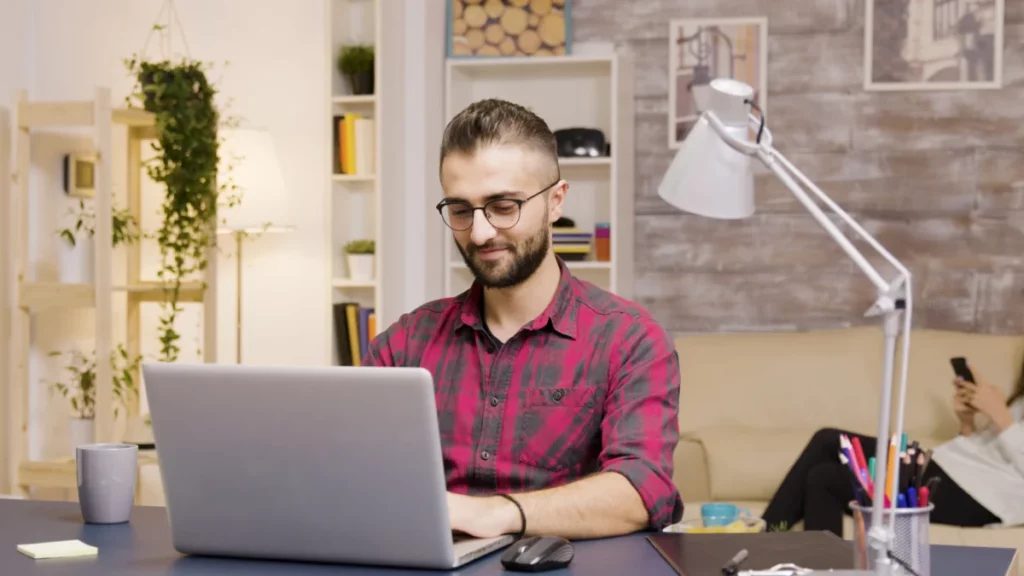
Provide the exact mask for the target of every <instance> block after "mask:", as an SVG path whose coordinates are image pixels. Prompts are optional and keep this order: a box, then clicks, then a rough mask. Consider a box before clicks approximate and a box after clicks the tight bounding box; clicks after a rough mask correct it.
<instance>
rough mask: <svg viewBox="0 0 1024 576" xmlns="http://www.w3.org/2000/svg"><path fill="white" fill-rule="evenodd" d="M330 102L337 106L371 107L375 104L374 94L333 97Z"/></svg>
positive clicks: (375, 96)
mask: <svg viewBox="0 0 1024 576" xmlns="http://www.w3.org/2000/svg"><path fill="white" fill-rule="evenodd" d="M331 102H333V103H334V104H338V105H350V106H355V105H373V104H376V103H377V95H376V94H357V95H346V96H335V97H334V98H332V99H331Z"/></svg>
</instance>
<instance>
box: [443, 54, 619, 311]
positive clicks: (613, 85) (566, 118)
mask: <svg viewBox="0 0 1024 576" xmlns="http://www.w3.org/2000/svg"><path fill="white" fill-rule="evenodd" d="M484 98H502V99H505V100H509V101H512V102H515V103H517V104H521V105H523V106H526V107H528V108H530V109H532V110H533V111H534V112H536V113H537V114H538V115H539V116H540V117H541V118H543V119H544V120H545V121H546V122H547V124H548V126H549V127H550V128H551V130H552V131H555V130H559V129H562V128H597V129H599V130H601V131H602V132H603V133H604V135H605V139H606V140H607V141H608V142H609V143H610V144H611V155H610V156H608V157H597V158H560V159H559V168H560V170H561V176H562V178H563V179H564V180H566V181H567V182H568V183H569V193H568V194H567V196H566V201H565V208H564V210H563V216H565V217H567V218H571V219H572V220H574V221H575V223H576V227H577V228H580V229H582V230H583V231H586V232H591V233H594V232H595V225H596V224H597V223H598V222H607V223H609V226H610V229H611V234H610V235H611V258H610V260H608V261H596V260H595V258H596V249H595V248H593V247H592V248H591V252H590V255H589V256H588V259H587V260H583V261H571V260H567V261H566V263H567V264H568V265H569V268H570V269H571V270H572V271H573V274H574V275H576V276H577V277H579V278H581V279H583V280H588V281H590V282H593V283H595V284H597V285H598V286H601V287H603V288H605V289H607V290H609V291H611V292H614V293H616V294H619V295H621V296H623V297H625V298H631V297H632V293H633V162H634V160H633V149H634V147H633V125H634V123H633V122H634V111H633V65H632V60H631V58H630V57H628V56H626V55H623V54H619V53H615V52H612V51H608V53H607V54H593V55H579V56H529V57H506V58H479V59H469V58H466V59H460V58H450V59H448V60H447V62H446V70H445V123H447V122H448V121H450V120H451V118H452V117H454V116H455V115H456V114H457V113H458V112H459V111H461V110H462V109H463V108H465V107H466V106H468V105H469V104H471V103H473V102H475V101H477V100H481V99H484ZM442 252H443V258H444V262H445V265H444V291H445V294H446V295H448V296H454V295H456V294H459V293H460V292H462V291H464V290H466V289H467V288H469V286H470V285H471V284H472V282H473V275H472V273H471V272H470V270H469V269H468V268H467V267H466V265H465V263H464V262H463V260H462V256H461V254H460V253H459V250H458V247H456V246H455V243H454V240H453V239H452V234H451V230H450V229H448V228H445V229H444V246H443V250H442Z"/></svg>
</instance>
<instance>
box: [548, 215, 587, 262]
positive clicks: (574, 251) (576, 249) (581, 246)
mask: <svg viewBox="0 0 1024 576" xmlns="http://www.w3.org/2000/svg"><path fill="white" fill-rule="evenodd" d="M556 224H558V223H557V222H556ZM593 236H594V235H593V234H592V233H591V232H584V231H583V230H582V229H580V228H577V227H575V226H573V225H562V226H558V225H556V226H553V227H552V230H551V243H552V248H553V249H554V251H555V254H557V255H558V256H559V257H560V258H561V259H562V260H566V261H569V260H577V261H578V260H586V259H587V257H588V256H590V248H591V245H592V242H591V239H592V238H593Z"/></svg>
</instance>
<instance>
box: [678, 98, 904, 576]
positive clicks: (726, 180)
mask: <svg viewBox="0 0 1024 576" xmlns="http://www.w3.org/2000/svg"><path fill="white" fill-rule="evenodd" d="M753 96H754V90H753V88H751V87H750V86H749V85H747V84H744V83H742V82H738V81H736V80H732V79H727V78H718V79H715V80H713V81H712V82H711V93H710V95H709V98H708V106H707V109H706V111H705V112H704V113H703V114H702V115H701V116H700V118H698V120H697V121H696V122H695V124H694V126H693V129H692V130H691V131H690V133H689V134H688V135H687V137H686V139H685V140H684V141H683V142H682V145H681V147H680V149H679V152H678V153H677V154H676V156H675V159H674V160H673V161H672V164H671V166H670V167H669V169H668V172H667V173H666V174H665V178H664V180H662V182H661V185H660V186H659V188H658V195H659V196H661V198H662V199H664V200H665V201H666V202H668V203H669V204H671V205H673V206H675V207H677V208H679V209H681V210H685V211H687V212H692V213H694V214H698V215H701V216H707V217H710V218H720V219H736V218H746V217H749V216H751V215H753V213H754V173H753V169H752V168H753V167H752V166H751V158H752V157H753V158H757V159H758V160H760V161H761V162H762V163H763V164H764V165H765V166H766V167H768V169H769V170H771V172H772V173H773V174H774V175H775V176H776V177H778V178H779V180H781V181H782V183H783V184H784V185H785V186H786V188H788V189H789V191H790V192H791V193H792V194H793V196H795V197H796V199H797V200H799V201H800V203H801V204H803V206H804V208H806V209H807V211H808V212H810V213H811V216H813V217H814V219H815V220H817V221H818V224H820V225H821V227H822V228H824V229H825V231H826V232H827V233H828V234H829V236H831V237H832V239H833V240H834V241H835V242H836V243H837V244H838V245H839V247H840V248H842V249H843V251H844V252H846V255H847V256H849V257H850V259H852V260H853V261H854V263H856V264H857V267H858V268H860V270H861V271H862V272H863V273H864V275H865V276H867V277H868V279H869V280H871V282H872V283H873V284H874V285H875V288H876V289H877V291H878V299H877V300H875V302H874V304H873V305H872V306H871V307H870V308H869V309H868V311H867V312H866V316H882V318H883V331H884V334H885V349H884V361H883V372H882V398H881V409H880V412H879V415H878V442H877V449H876V453H875V464H876V466H875V478H874V483H875V484H874V495H873V496H872V508H873V510H872V514H871V528H870V530H869V532H868V535H867V537H868V541H869V543H870V545H871V547H872V548H873V549H874V550H875V552H876V557H875V560H876V561H875V571H874V572H871V571H869V570H865V571H840V572H832V573H833V574H840V573H843V574H852V573H860V574H872V573H873V574H890V572H891V569H892V568H893V561H892V560H891V559H890V557H889V550H890V546H891V541H892V536H893V534H894V524H895V518H896V514H894V513H889V516H890V519H889V526H888V527H886V526H884V523H883V509H885V506H884V498H885V478H886V473H887V471H886V466H888V462H889V458H888V447H889V438H890V435H889V420H890V418H891V413H892V401H891V400H892V379H893V360H894V358H895V353H896V339H897V336H898V334H899V331H900V322H899V321H900V317H901V315H902V318H903V336H904V338H903V346H902V364H901V366H900V384H899V386H900V387H899V391H900V392H899V393H900V398H899V409H898V411H897V419H896V431H895V434H896V437H897V438H898V437H901V436H902V434H903V411H904V402H905V398H906V386H907V368H908V360H909V355H910V328H911V295H912V290H911V285H910V272H909V271H908V270H907V268H906V267H905V266H904V265H903V264H902V263H900V262H899V261H898V260H896V258H894V257H893V256H892V255H891V254H889V252H888V251H886V250H885V248H883V247H882V245H881V244H879V243H878V242H877V241H876V240H875V239H874V238H872V237H871V235H870V234H868V233H867V232H866V231H865V230H864V229H863V228H862V227H861V226H860V225H859V224H857V222H856V221H854V220H853V218H851V217H850V215H849V214H847V213H846V212H844V211H843V210H842V209H841V208H840V207H839V206H837V205H836V204H835V203H834V202H833V201H832V200H831V199H829V198H828V196H826V195H825V193H824V192H822V191H821V190H820V189H819V188H818V187H817V186H815V185H814V183H812V182H811V181H810V180H809V179H808V178H807V177H806V176H804V175H803V174H802V173H801V172H800V171H799V170H797V169H796V168H795V167H794V166H793V165H792V164H790V162H789V161H788V160H786V158H784V157H783V156H782V155H781V154H779V152H778V151H777V150H775V149H774V148H773V147H772V133H771V131H770V130H769V129H768V128H767V127H766V126H765V125H764V124H765V122H764V120H765V119H764V116H763V115H761V116H760V117H757V116H754V115H753V114H751V113H750V112H748V106H749V107H750V108H754V109H757V107H756V105H755V104H754V103H753ZM751 132H753V133H754V134H756V136H753V137H752V136H751ZM798 182H799V183H798ZM801 184H802V185H803V186H804V187H806V190H805V189H804V188H802V187H801ZM808 190H809V191H810V194H809V193H808ZM812 194H813V196H814V198H812V196H811V195H812ZM815 199H817V200H820V201H821V202H822V203H823V204H824V205H825V206H826V207H828V208H829V209H830V210H831V211H832V212H833V213H834V214H835V215H837V216H838V217H839V218H840V219H842V220H843V222H845V223H846V224H847V225H848V226H849V227H850V228H851V229H852V230H854V231H855V232H856V233H857V234H858V235H859V236H860V237H861V239H863V240H864V241H865V242H867V243H868V244H869V245H870V246H871V247H872V248H874V249H875V251H877V252H878V253H879V254H880V255H881V256H882V257H883V258H885V260H887V261H888V262H889V263H890V264H892V266H893V267H894V268H895V269H896V270H897V272H898V276H897V277H896V279H895V280H894V281H893V282H892V283H888V282H886V281H885V280H884V279H883V278H882V276H881V274H879V272H878V270H877V269H875V267H874V266H872V265H871V263H870V262H868V260H867V259H866V258H865V257H864V255H863V254H861V253H860V251H858V250H857V248H856V247H854V245H853V244H852V243H851V242H850V241H849V240H848V239H847V238H846V236H844V235H843V233H842V232H841V231H840V230H839V228H838V227H837V226H836V225H835V224H834V223H833V222H832V221H831V220H830V219H829V216H828V215H826V214H825V212H824V211H823V210H822V209H821V208H820V207H819V206H818V204H817V203H816V202H815ZM898 475H899V467H898V466H897V467H896V469H895V470H894V471H893V483H894V484H893V485H895V486H899V477H898ZM895 500H896V499H895V498H893V501H892V502H891V504H892V507H895V506H896V502H895Z"/></svg>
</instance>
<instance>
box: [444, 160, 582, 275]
mask: <svg viewBox="0 0 1024 576" xmlns="http://www.w3.org/2000/svg"><path fill="white" fill-rule="evenodd" d="M554 174H557V170H555V169H553V167H552V165H551V160H550V159H548V158H546V157H545V156H544V155H543V154H541V153H539V152H536V151H534V150H532V149H530V148H528V147H525V146H519V145H503V146H489V147H486V148H482V149H480V150H477V151H476V152H474V153H472V154H453V155H449V156H447V157H446V158H445V159H444V163H443V164H442V167H441V187H442V188H444V193H445V197H446V198H447V199H448V201H454V200H463V201H466V202H468V203H469V205H470V206H472V207H474V208H475V207H482V206H483V205H484V204H485V203H486V202H487V201H489V200H494V199H496V198H506V199H518V200H526V199H527V198H530V197H531V196H533V195H534V194H536V193H538V192H540V191H541V190H544V187H545V186H550V188H548V189H547V191H546V192H545V193H543V194H541V195H539V196H537V197H535V198H532V199H530V200H529V201H528V202H526V203H524V204H523V205H522V208H521V210H520V215H519V220H518V222H516V223H515V224H514V225H512V227H511V228H502V225H503V224H504V223H503V222H501V220H500V219H501V218H503V216H502V213H503V211H504V210H505V209H506V208H507V207H506V208H501V207H499V206H496V205H495V204H491V207H492V208H494V209H493V210H491V212H492V219H493V220H494V223H493V224H492V222H491V221H489V220H488V219H487V217H486V216H485V215H484V211H483V210H475V211H473V212H472V213H471V217H472V221H473V225H472V227H470V228H469V229H468V230H464V231H457V230H453V236H454V239H455V245H456V246H458V248H459V252H460V253H461V254H462V258H463V260H465V262H466V265H467V266H468V267H469V269H470V270H471V271H472V272H473V275H474V276H475V277H476V278H477V280H479V281H480V282H481V283H482V284H483V285H484V286H487V287H489V288H508V287H511V286H516V285H518V284H520V283H522V282H523V281H525V280H526V279H527V278H529V277H530V276H532V275H533V273H534V272H536V271H537V268H539V267H540V265H541V263H542V262H543V261H544V258H545V256H547V254H548V251H549V247H550V240H551V222H554V221H555V220H557V219H558V218H560V217H561V215H562V202H563V200H564V198H565V189H566V185H565V183H564V182H561V181H558V182H557V183H556V182H555V176H554ZM512 208H513V210H512V212H511V214H513V215H514V213H515V207H514V206H512ZM443 210H445V211H449V210H454V211H457V212H456V213H459V214H463V215H467V214H470V212H469V209H468V208H467V207H466V206H447V207H445V208H443ZM511 220H515V218H514V217H512V218H511ZM456 227H459V226H456Z"/></svg>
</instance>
